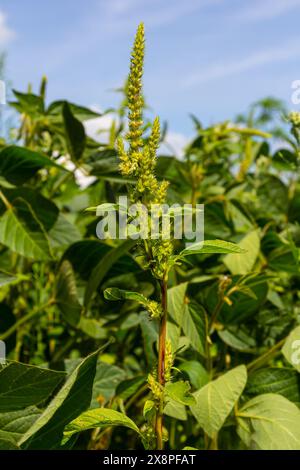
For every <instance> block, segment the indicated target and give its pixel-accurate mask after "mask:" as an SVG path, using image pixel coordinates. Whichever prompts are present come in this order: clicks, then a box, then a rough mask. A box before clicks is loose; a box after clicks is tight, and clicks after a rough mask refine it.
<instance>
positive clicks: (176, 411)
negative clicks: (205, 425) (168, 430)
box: [164, 398, 187, 421]
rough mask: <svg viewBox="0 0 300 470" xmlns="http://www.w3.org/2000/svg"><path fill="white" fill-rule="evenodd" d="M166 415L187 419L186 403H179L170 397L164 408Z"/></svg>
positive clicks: (181, 419)
mask: <svg viewBox="0 0 300 470" xmlns="http://www.w3.org/2000/svg"><path fill="white" fill-rule="evenodd" d="M164 415H167V416H170V417H171V418H175V419H179V420H180V421H186V420H187V412H186V408H185V405H182V404H181V403H178V401H175V400H173V399H172V398H170V399H169V400H168V401H167V403H166V406H165V408H164Z"/></svg>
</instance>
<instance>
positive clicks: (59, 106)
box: [47, 101, 101, 121]
mask: <svg viewBox="0 0 300 470" xmlns="http://www.w3.org/2000/svg"><path fill="white" fill-rule="evenodd" d="M64 105H65V101H53V102H52V103H51V104H50V105H49V107H48V109H47V115H48V116H50V117H54V118H57V117H59V118H61V115H62V111H63V107H64ZM68 106H69V108H70V110H71V112H72V114H73V116H75V117H76V119H79V120H80V121H86V120H88V119H93V118H97V117H100V116H101V114H100V113H98V112H96V111H93V110H92V109H89V108H85V107H84V106H79V105H77V104H74V103H70V102H68Z"/></svg>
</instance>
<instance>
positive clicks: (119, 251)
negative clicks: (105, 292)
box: [84, 240, 136, 307]
mask: <svg viewBox="0 0 300 470" xmlns="http://www.w3.org/2000/svg"><path fill="white" fill-rule="evenodd" d="M135 244H136V241H135V240H126V241H125V242H124V243H122V244H121V245H119V246H118V247H117V248H114V249H112V250H110V251H108V252H107V253H106V254H105V255H104V256H103V258H102V259H101V260H100V261H99V263H98V264H97V265H96V266H95V268H94V269H93V271H92V273H91V275H90V278H89V281H88V284H87V287H86V291H85V295H84V305H85V307H88V305H89V303H90V301H91V298H92V295H93V293H94V292H95V291H96V289H97V288H98V286H99V285H100V284H101V282H102V281H103V279H104V277H105V276H106V274H107V273H108V271H109V270H110V268H111V267H112V266H113V264H114V263H116V261H118V259H119V258H120V257H121V256H123V255H124V254H125V253H127V252H128V251H129V250H130V248H132V247H133V246H134V245H135Z"/></svg>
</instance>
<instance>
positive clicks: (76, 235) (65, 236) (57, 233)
mask: <svg viewBox="0 0 300 470" xmlns="http://www.w3.org/2000/svg"><path fill="white" fill-rule="evenodd" d="M48 237H49V241H50V245H51V247H52V248H55V249H56V250H57V249H63V248H65V247H67V246H69V245H70V244H72V243H75V242H77V241H78V240H80V239H81V234H80V232H79V230H78V228H77V227H76V226H75V225H73V224H72V223H71V222H69V220H68V219H66V217H65V216H64V215H63V214H59V215H58V217H57V220H56V222H55V224H54V225H53V227H52V228H51V230H50V231H49V232H48Z"/></svg>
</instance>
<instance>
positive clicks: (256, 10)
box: [231, 0, 300, 21]
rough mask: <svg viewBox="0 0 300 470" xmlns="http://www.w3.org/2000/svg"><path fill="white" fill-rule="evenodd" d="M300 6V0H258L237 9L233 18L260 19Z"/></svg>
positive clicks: (272, 16)
mask: <svg viewBox="0 0 300 470" xmlns="http://www.w3.org/2000/svg"><path fill="white" fill-rule="evenodd" d="M297 7H300V0H264V1H262V0H256V1H255V2H251V5H249V6H247V7H246V8H243V9H241V10H240V11H237V12H236V14H234V15H233V18H231V20H232V21H233V20H238V21H260V20H267V19H271V18H276V17H277V16H280V15H283V14H284V13H287V12H288V11H290V10H293V9H295V8H297Z"/></svg>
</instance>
